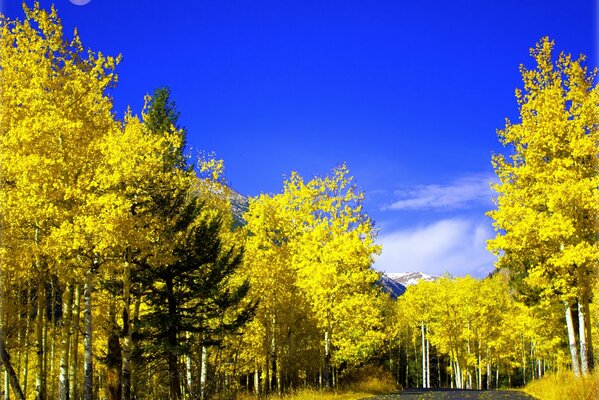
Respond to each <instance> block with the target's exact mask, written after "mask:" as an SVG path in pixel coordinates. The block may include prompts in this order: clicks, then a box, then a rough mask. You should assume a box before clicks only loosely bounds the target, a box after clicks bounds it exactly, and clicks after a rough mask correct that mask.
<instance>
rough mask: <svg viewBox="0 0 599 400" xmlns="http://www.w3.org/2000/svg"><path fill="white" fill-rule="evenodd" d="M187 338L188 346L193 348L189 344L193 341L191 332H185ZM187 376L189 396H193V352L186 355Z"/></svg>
mask: <svg viewBox="0 0 599 400" xmlns="http://www.w3.org/2000/svg"><path fill="white" fill-rule="evenodd" d="M185 339H186V340H187V342H188V346H189V347H190V348H191V345H190V344H189V343H190V342H191V334H190V333H189V332H185ZM185 378H186V381H187V393H188V394H189V397H193V391H194V390H193V379H192V378H193V377H192V374H191V354H187V355H186V356H185Z"/></svg>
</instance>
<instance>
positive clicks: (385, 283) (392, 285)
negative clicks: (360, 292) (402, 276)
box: [378, 274, 406, 300]
mask: <svg viewBox="0 0 599 400" xmlns="http://www.w3.org/2000/svg"><path fill="white" fill-rule="evenodd" d="M378 284H379V285H380V287H381V288H382V289H383V292H385V293H388V294H389V296H391V298H392V299H394V300H395V299H397V298H398V297H399V296H401V295H402V294H404V293H405V292H406V287H405V286H404V285H402V284H401V283H398V282H395V281H394V280H393V279H391V278H389V277H388V276H387V275H385V274H381V277H380V279H379V281H378Z"/></svg>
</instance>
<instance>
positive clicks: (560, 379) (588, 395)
mask: <svg viewBox="0 0 599 400" xmlns="http://www.w3.org/2000/svg"><path fill="white" fill-rule="evenodd" d="M524 391H525V392H526V393H528V394H530V395H532V396H534V397H536V398H538V399H541V400H568V399H572V400H596V399H599V369H597V370H595V372H594V373H593V374H592V375H590V376H587V377H584V378H578V379H577V378H575V377H574V375H573V374H572V373H571V372H569V371H567V372H560V373H558V374H551V375H547V376H545V377H543V378H542V379H540V380H537V381H534V382H531V383H529V384H528V385H526V387H525V388H524Z"/></svg>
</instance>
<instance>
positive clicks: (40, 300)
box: [35, 265, 91, 400]
mask: <svg viewBox="0 0 599 400" xmlns="http://www.w3.org/2000/svg"><path fill="white" fill-rule="evenodd" d="M38 268H40V267H39V265H38ZM45 281H46V280H45V276H44V274H42V272H41V271H40V272H39V275H38V283H37V316H36V327H35V336H36V347H37V363H36V365H35V398H36V400H46V387H45V379H44V374H45V371H44V350H45V348H44V344H45V343H44V322H45V321H44V320H45V318H44V316H45V315H46V301H45V300H46V286H45ZM89 400H91V399H89Z"/></svg>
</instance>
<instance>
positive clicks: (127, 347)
mask: <svg viewBox="0 0 599 400" xmlns="http://www.w3.org/2000/svg"><path fill="white" fill-rule="evenodd" d="M129 261H130V260H129V251H128V250H127V254H126V255H125V263H124V265H123V334H124V338H123V366H122V376H121V384H122V398H123V400H131V313H130V305H131V264H130V262H129Z"/></svg>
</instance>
